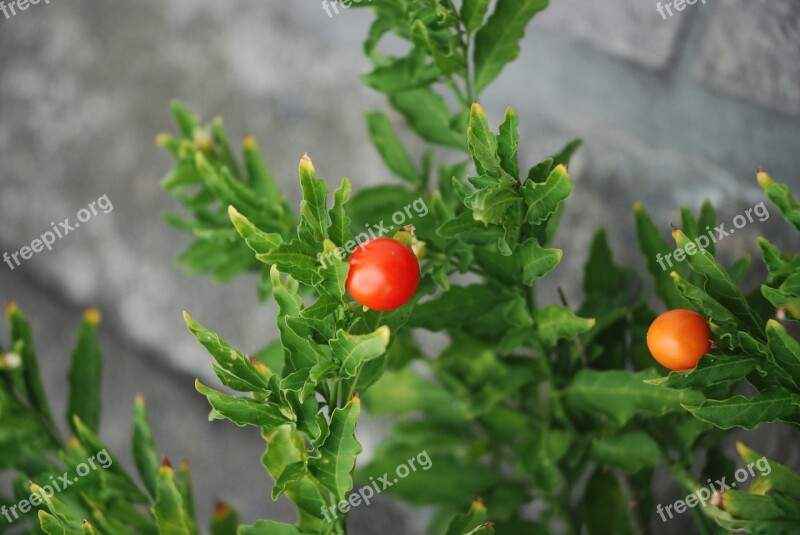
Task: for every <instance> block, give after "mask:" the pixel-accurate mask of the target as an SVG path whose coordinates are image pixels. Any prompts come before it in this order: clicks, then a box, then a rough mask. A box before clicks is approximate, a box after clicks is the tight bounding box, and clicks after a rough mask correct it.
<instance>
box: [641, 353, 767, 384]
mask: <svg viewBox="0 0 800 535" xmlns="http://www.w3.org/2000/svg"><path fill="white" fill-rule="evenodd" d="M759 363H760V361H759V360H758V359H756V358H754V357H741V356H731V355H723V356H716V355H703V356H702V357H701V358H700V360H699V361H698V363H697V367H696V368H694V369H693V370H691V371H685V372H670V374H669V375H668V376H667V377H659V378H658V379H653V380H647V381H645V382H646V383H649V384H653V385H660V386H665V387H669V388H703V387H706V386H711V385H715V384H719V383H724V382H728V381H738V380H741V379H744V378H745V377H746V376H747V375H748V374H749V373H751V372H752V371H753V370H755V369H756V367H757V366H758V365H759Z"/></svg>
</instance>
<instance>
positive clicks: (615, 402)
mask: <svg viewBox="0 0 800 535" xmlns="http://www.w3.org/2000/svg"><path fill="white" fill-rule="evenodd" d="M656 377H658V374H657V373H656V372H655V371H653V370H645V371H642V372H637V373H631V372H627V371H623V370H608V371H595V370H588V369H584V370H581V371H579V372H578V374H577V375H576V376H575V379H574V380H573V381H572V383H571V384H570V385H569V386H568V387H567V389H566V390H565V391H564V395H565V397H566V400H567V401H568V402H569V404H570V406H571V407H573V408H574V409H575V410H579V411H582V412H589V413H599V414H604V415H606V416H609V417H611V418H612V419H613V420H614V421H616V422H617V423H619V424H620V425H623V424H625V423H626V422H627V421H628V420H630V419H631V418H632V417H633V416H634V415H635V414H636V413H638V412H644V413H648V414H654V415H656V416H661V415H664V414H667V413H669V412H676V411H680V410H682V407H681V406H682V404H686V405H692V404H699V403H701V402H702V401H703V395H702V394H701V393H700V392H696V391H694V390H685V389H669V388H659V387H657V386H653V385H649V384H646V383H645V382H644V381H645V380H646V379H655V378H656Z"/></svg>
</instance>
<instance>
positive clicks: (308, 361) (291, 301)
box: [270, 266, 322, 376]
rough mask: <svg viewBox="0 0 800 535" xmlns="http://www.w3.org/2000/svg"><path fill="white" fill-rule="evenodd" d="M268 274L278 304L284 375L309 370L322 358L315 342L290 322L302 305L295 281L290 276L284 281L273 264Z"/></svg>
mask: <svg viewBox="0 0 800 535" xmlns="http://www.w3.org/2000/svg"><path fill="white" fill-rule="evenodd" d="M270 276H271V280H272V296H273V298H274V299H275V302H276V303H277V304H278V318H277V320H278V330H279V331H280V333H281V343H282V344H283V347H284V351H285V353H286V361H285V363H284V371H283V373H284V376H286V375H289V374H291V373H294V372H296V371H298V370H310V369H311V368H312V367H314V366H316V365H317V364H318V363H319V362H320V361H321V359H322V358H321V355H320V354H319V351H318V350H317V347H316V344H315V343H314V342H312V341H311V340H310V339H309V338H308V337H304V336H301V335H300V334H299V333H298V332H296V331H295V329H294V328H293V327H292V325H291V324H290V321H289V320H290V319H291V318H297V317H299V316H300V311H301V310H302V306H303V301H302V299H301V298H300V295H299V294H298V293H297V283H296V282H295V281H294V280H293V279H291V278H288V279H287V280H286V281H284V280H283V278H281V275H280V273H278V269H277V267H275V266H273V268H272V270H271V272H270Z"/></svg>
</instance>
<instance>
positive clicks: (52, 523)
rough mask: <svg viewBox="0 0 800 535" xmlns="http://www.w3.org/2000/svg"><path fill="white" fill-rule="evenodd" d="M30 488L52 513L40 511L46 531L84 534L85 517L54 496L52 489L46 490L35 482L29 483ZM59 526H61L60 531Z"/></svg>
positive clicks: (69, 534)
mask: <svg viewBox="0 0 800 535" xmlns="http://www.w3.org/2000/svg"><path fill="white" fill-rule="evenodd" d="M29 488H30V492H31V494H33V495H36V496H37V497H38V498H39V502H40V503H41V504H44V505H46V507H47V509H48V510H49V511H50V513H51V514H47V513H45V512H44V511H39V520H40V522H41V524H42V528H43V529H44V528H46V533H48V534H50V533H57V534H58V535H73V534H76V535H83V527H82V525H83V519H82V518H81V517H80V515H79V514H78V513H76V512H75V511H73V510H72V508H70V507H69V506H67V505H66V504H65V503H64V502H62V501H61V500H60V499H59V498H57V497H56V496H53V495H52V489H51V490H50V492H45V490H44V489H43V488H42V487H40V486H39V485H37V484H36V483H33V482H31V483H30V484H29ZM26 497H27V496H26ZM58 528H60V531H59V529H58ZM47 530H49V531H47Z"/></svg>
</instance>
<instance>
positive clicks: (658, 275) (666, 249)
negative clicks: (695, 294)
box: [633, 203, 686, 309]
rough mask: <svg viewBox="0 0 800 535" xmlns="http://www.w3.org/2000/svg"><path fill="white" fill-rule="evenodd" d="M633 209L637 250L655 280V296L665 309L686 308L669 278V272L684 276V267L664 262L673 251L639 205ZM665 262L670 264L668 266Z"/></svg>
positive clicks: (684, 302)
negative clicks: (642, 256)
mask: <svg viewBox="0 0 800 535" xmlns="http://www.w3.org/2000/svg"><path fill="white" fill-rule="evenodd" d="M633 209H634V214H635V217H636V236H637V237H638V239H639V248H640V249H641V251H642V254H643V255H644V258H645V262H646V264H647V270H648V271H649V272H650V274H651V275H652V276H653V279H654V280H655V285H656V294H657V295H658V296H659V297H660V298H661V300H662V301H664V303H665V304H666V305H667V308H670V309H674V308H686V301H685V300H684V299H683V298H682V297H681V295H680V293H679V292H678V289H677V288H676V287H675V284H674V283H673V281H672V279H670V276H669V273H670V271H671V270H674V271H675V272H677V273H678V274H679V275H684V274H685V273H686V268H685V266H683V265H682V264H677V263H676V264H675V265H674V266H673V265H672V264H671V260H665V259H667V257H668V256H669V255H671V254H672V251H673V250H672V249H671V247H670V246H669V243H667V241H666V240H665V239H664V238H663V237H662V236H661V234H660V233H659V231H658V228H657V227H656V226H655V225H654V224H653V221H652V219H650V215H649V214H648V213H647V212H646V211H645V209H644V207H643V206H642V204H641V203H636V204H635V205H634V208H633ZM667 262H669V263H670V265H669V266H668V265H667Z"/></svg>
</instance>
